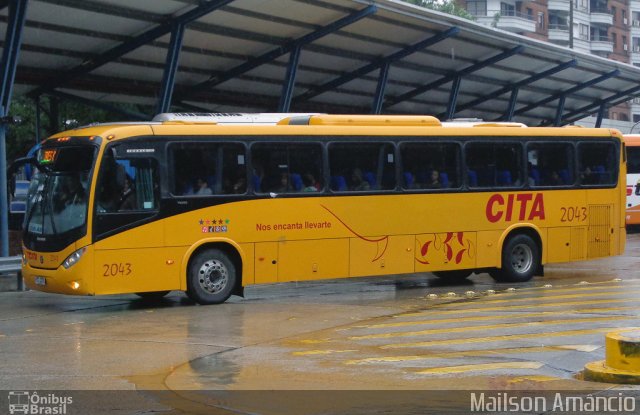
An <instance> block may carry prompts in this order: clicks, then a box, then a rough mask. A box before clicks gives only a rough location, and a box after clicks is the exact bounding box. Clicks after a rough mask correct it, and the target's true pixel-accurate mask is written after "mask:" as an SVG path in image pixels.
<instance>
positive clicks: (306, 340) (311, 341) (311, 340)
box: [296, 339, 332, 344]
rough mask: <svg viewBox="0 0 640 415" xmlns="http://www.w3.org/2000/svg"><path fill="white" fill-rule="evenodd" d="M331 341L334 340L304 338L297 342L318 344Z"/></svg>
mask: <svg viewBox="0 0 640 415" xmlns="http://www.w3.org/2000/svg"><path fill="white" fill-rule="evenodd" d="M330 341H332V340H331V339H304V340H298V341H296V343H302V344H318V343H329V342H330Z"/></svg>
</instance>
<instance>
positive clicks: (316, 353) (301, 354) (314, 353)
mask: <svg viewBox="0 0 640 415" xmlns="http://www.w3.org/2000/svg"><path fill="white" fill-rule="evenodd" d="M350 352H357V350H308V351H306V352H293V353H292V354H293V355H294V356H307V355H318V354H335V353H350Z"/></svg>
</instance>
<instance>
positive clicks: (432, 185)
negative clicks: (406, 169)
mask: <svg viewBox="0 0 640 415" xmlns="http://www.w3.org/2000/svg"><path fill="white" fill-rule="evenodd" d="M441 187H442V181H441V180H440V172H438V170H432V171H431V175H430V176H429V180H428V181H427V183H425V188H427V189H440V188H441Z"/></svg>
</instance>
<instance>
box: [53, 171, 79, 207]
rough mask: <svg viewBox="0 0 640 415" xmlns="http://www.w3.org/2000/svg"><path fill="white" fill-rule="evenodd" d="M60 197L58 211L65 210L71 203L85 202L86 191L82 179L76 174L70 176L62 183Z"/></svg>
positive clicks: (57, 205)
mask: <svg viewBox="0 0 640 415" xmlns="http://www.w3.org/2000/svg"><path fill="white" fill-rule="evenodd" d="M59 194H60V198H59V200H58V201H57V203H56V211H58V212H59V211H61V210H64V209H65V208H66V207H67V206H69V205H79V204H83V203H84V202H85V200H86V193H85V191H84V187H82V183H80V179H79V178H78V177H76V176H69V177H67V178H66V180H65V181H64V182H63V183H62V186H61V191H60V193H59Z"/></svg>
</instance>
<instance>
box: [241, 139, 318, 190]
mask: <svg viewBox="0 0 640 415" xmlns="http://www.w3.org/2000/svg"><path fill="white" fill-rule="evenodd" d="M251 163H252V165H253V175H252V181H253V189H254V191H255V192H256V193H265V192H271V193H276V194H279V193H307V192H319V191H321V190H322V189H323V188H324V184H323V183H322V178H323V174H322V147H321V146H320V145H319V144H317V143H304V144H296V143H256V144H254V145H253V146H252V147H251Z"/></svg>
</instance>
